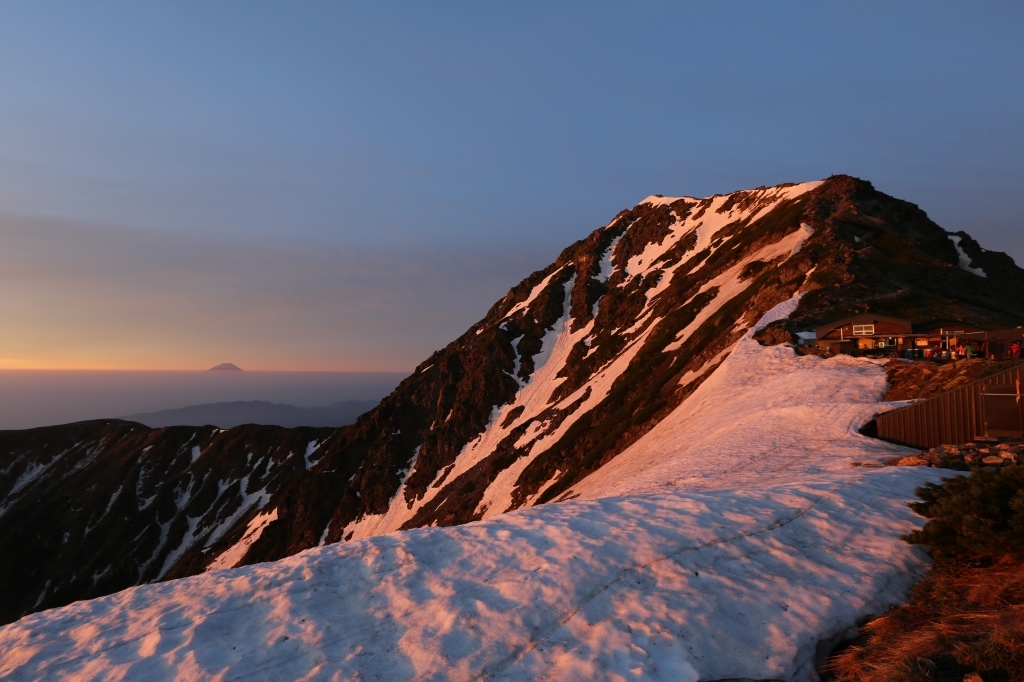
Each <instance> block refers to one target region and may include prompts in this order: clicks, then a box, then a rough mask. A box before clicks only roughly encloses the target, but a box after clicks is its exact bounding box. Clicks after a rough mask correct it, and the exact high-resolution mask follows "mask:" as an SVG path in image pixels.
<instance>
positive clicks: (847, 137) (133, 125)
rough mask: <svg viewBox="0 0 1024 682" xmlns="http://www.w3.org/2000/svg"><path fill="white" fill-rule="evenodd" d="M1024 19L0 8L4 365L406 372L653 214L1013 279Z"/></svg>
mask: <svg viewBox="0 0 1024 682" xmlns="http://www.w3.org/2000/svg"><path fill="white" fill-rule="evenodd" d="M1022 35H1024V4H1021V3H1019V2H1018V3H1009V2H1007V3H997V2H990V3H984V4H980V3H971V4H967V3H944V2H919V3H911V2H901V3H892V2H877V3H872V2H858V3H852V2H851V3H819V2H790V3H781V2H772V3H767V2H764V3H751V2H743V3H737V2H703V3H692V4H686V3H670V4H669V3H666V4H662V3H618V4H611V3H532V4H531V3H515V4H498V3H481V2H475V3H409V4H394V3H361V4H341V3H312V2H305V3H256V2H238V3H227V2H218V3H205V2H204V3H185V2H175V3H127V2H126V3H100V2H97V3H41V2H11V3H4V4H3V5H2V7H0V320H3V322H2V323H0V368H4V367H7V368H41V367H51V368H71V367H79V368H100V367H104V368H147V369H176V368H177V369H202V368H204V367H207V366H210V365H213V364H216V363H218V362H224V361H232V362H235V363H236V364H239V365H241V366H243V367H247V368H250V369H296V370H306V369H309V370H312V369H316V370H399V371H401V370H409V369H411V368H412V367H413V366H414V365H415V364H416V363H417V362H419V361H420V360H422V359H423V358H425V357H426V355H427V354H429V353H430V352H431V351H432V350H434V349H435V348H438V347H441V346H443V345H444V344H445V343H446V342H448V341H449V340H451V339H452V338H454V337H455V336H456V335H458V334H459V333H461V332H462V331H464V330H465V329H466V328H467V327H468V326H469V325H470V324H472V323H473V322H474V321H475V320H477V319H479V318H480V317H481V316H483V314H484V313H485V312H486V310H487V308H488V307H489V306H490V305H491V304H492V303H493V302H494V301H495V300H496V299H498V298H499V297H500V296H502V295H503V294H504V293H505V292H506V291H507V290H508V289H509V287H511V286H512V285H514V284H515V283H516V282H518V281H519V280H520V279H522V278H523V277H524V276H525V275H527V274H529V272H531V271H533V270H535V269H538V268H540V267H543V266H544V265H546V264H547V263H549V262H550V261H552V260H553V259H554V257H555V255H557V252H558V251H559V250H560V249H561V248H562V247H564V246H566V245H567V244H569V243H571V242H572V241H574V240H576V239H579V238H581V237H583V236H585V235H586V234H587V233H588V232H589V231H590V230H592V229H594V228H596V227H599V226H601V225H603V224H605V223H607V222H608V220H609V219H611V218H612V217H613V216H614V215H615V213H616V212H617V211H619V210H620V209H622V208H626V207H628V206H631V205H633V204H635V203H636V202H638V201H639V200H641V199H642V198H644V197H645V196H647V195H649V194H654V193H661V194H668V195H673V194H688V195H708V194H713V193H716V192H727V191H731V190H734V189H741V188H746V187H753V186H758V185H770V184H775V183H779V182H787V181H803V180H809V179H818V178H822V177H826V176H828V175H830V174H833V173H849V174H852V175H857V176H859V177H863V178H866V179H869V180H871V181H872V182H874V183H875V186H876V187H878V188H879V189H881V190H883V191H885V192H887V193H889V194H893V195H895V196H898V197H900V198H904V199H907V200H910V201H913V202H915V203H918V204H919V205H920V206H921V207H922V208H924V209H925V210H926V211H928V213H929V214H930V215H931V216H932V217H933V219H935V220H936V221H937V222H938V223H939V224H941V225H943V226H944V227H946V228H947V229H950V230H960V229H964V230H967V231H968V232H970V233H971V234H973V235H975V236H976V237H977V238H978V239H979V240H980V241H981V242H982V244H983V245H984V246H986V247H988V248H991V249H998V250H1002V251H1007V252H1008V253H1010V254H1011V255H1012V256H1013V257H1014V258H1015V259H1016V260H1017V261H1018V263H1024V229H1022V226H1024V202H1022V201H1021V190H1022V188H1024V125H1022V122H1024V69H1022V65H1024V40H1022V39H1021V36H1022Z"/></svg>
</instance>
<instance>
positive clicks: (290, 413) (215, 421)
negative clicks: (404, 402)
mask: <svg viewBox="0 0 1024 682" xmlns="http://www.w3.org/2000/svg"><path fill="white" fill-rule="evenodd" d="M376 404H377V401H375V400H341V401H338V402H335V403H331V404H330V405H324V406H322V407H297V406H295V405H290V404H288V403H274V402H269V401H266V400H235V401H227V402H219V403H203V404H200V405H186V406H185V407H178V408H173V409H169V410H157V411H155V412H139V413H137V414H129V415H124V416H122V417H118V418H119V419H123V420H125V421H134V422H139V423H140V424H145V425H146V426H148V427H150V428H161V427H165V426H182V425H195V426H201V425H213V426H217V427H220V428H222V429H230V428H233V427H235V426H241V425H243V424H261V425H264V426H284V427H286V428H291V427H296V426H316V427H321V426H348V425H349V424H352V423H353V422H354V421H355V420H356V418H357V417H358V416H359V415H361V414H362V413H364V412H366V411H367V410H370V409H372V408H373V406H374V405H376Z"/></svg>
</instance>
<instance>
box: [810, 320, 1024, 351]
mask: <svg viewBox="0 0 1024 682" xmlns="http://www.w3.org/2000/svg"><path fill="white" fill-rule="evenodd" d="M814 333H815V343H816V344H817V346H818V348H824V349H827V350H829V351H831V352H832V353H833V354H839V353H844V354H848V355H861V354H865V355H900V356H906V355H907V353H906V351H908V350H913V351H920V352H919V353H916V354H915V355H917V356H918V357H947V358H948V357H949V355H946V354H947V353H949V352H950V351H952V350H955V349H956V347H957V346H959V345H970V346H971V347H972V348H973V349H974V355H975V356H978V357H988V358H991V359H994V360H1001V359H1005V358H1009V357H1010V349H1011V346H1012V344H1013V342H1014V341H1018V342H1022V343H1024V341H1022V339H1024V329H1021V328H1019V327H1018V328H1016V329H1007V330H1003V331H989V330H986V329H983V328H981V327H978V326H976V325H972V324H968V323H966V322H962V321H958V320H930V321H927V322H921V323H917V324H914V323H912V322H911V321H910V320H907V319H903V318H899V317H889V316H887V315H878V314H876V313H861V314H860V315H854V316H853V317H847V318H845V319H842V320H836V321H835V322H830V323H829V324H825V325H822V326H820V327H818V328H817V329H815V330H814ZM925 351H927V353H926V352H925Z"/></svg>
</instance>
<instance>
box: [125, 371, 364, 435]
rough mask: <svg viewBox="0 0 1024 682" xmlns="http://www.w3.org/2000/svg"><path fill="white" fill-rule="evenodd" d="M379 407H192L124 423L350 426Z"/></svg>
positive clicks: (252, 403)
mask: <svg viewBox="0 0 1024 682" xmlns="http://www.w3.org/2000/svg"><path fill="white" fill-rule="evenodd" d="M214 369H216V368H214ZM376 405H377V401H375V400H343V401H341V402H337V403H333V404H331V405H327V406H326V407H296V406H295V405H287V404H283V403H270V402H267V401H264V400H238V401H235V402H228V403H208V404H205V405H189V406H187V407H179V408H177V409H173V410H160V411H158V412H142V413H139V414H130V415H127V416H124V417H121V419H125V420H127V421H133V422H139V423H140V424H145V425H146V426H148V427H150V428H162V427H165V426H183V425H189V426H204V425H207V424H209V425H211V426H219V427H220V428H222V429H230V428H232V427H234V426H239V425H241V424H263V425H272V426H286V427H296V426H348V425H349V424H352V423H353V422H355V420H356V417H358V416H359V415H361V414H362V413H363V412H367V411H368V410H370V409H372V408H373V407H375V406H376Z"/></svg>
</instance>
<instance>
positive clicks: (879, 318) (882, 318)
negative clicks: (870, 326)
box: [814, 313, 911, 339]
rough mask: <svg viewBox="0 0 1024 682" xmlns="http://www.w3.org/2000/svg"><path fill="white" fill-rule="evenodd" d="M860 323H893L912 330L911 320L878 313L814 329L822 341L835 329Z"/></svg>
mask: <svg viewBox="0 0 1024 682" xmlns="http://www.w3.org/2000/svg"><path fill="white" fill-rule="evenodd" d="M859 322H892V323H893V324H898V325H902V326H904V327H906V328H907V331H908V332H909V331H910V329H911V324H910V320H905V319H903V318H902V317H890V316H889V315H878V314H877V313H861V314H859V315H854V316H853V317H847V318H845V319H842V320H836V321H835V322H829V323H828V324H823V325H821V326H820V327H816V328H815V329H814V333H815V334H816V335H817V337H818V338H819V339H820V338H822V337H824V336H825V335H826V334H828V333H829V332H831V331H832V330H833V329H839V328H840V327H843V326H845V325H848V324H857V323H859Z"/></svg>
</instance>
